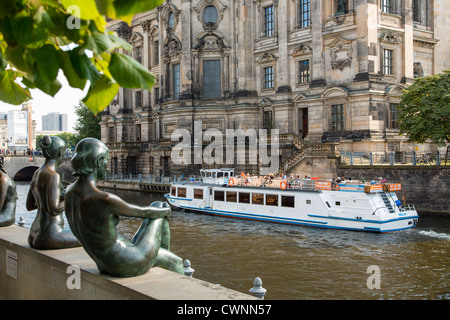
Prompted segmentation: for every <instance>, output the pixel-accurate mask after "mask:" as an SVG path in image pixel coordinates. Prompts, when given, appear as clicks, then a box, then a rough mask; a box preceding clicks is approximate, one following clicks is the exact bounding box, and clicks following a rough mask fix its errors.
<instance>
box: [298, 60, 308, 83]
mask: <svg viewBox="0 0 450 320" xmlns="http://www.w3.org/2000/svg"><path fill="white" fill-rule="evenodd" d="M298 83H309V59H308V60H302V61H299V62H298Z"/></svg>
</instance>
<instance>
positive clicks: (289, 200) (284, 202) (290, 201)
mask: <svg viewBox="0 0 450 320" xmlns="http://www.w3.org/2000/svg"><path fill="white" fill-rule="evenodd" d="M281 206H282V207H289V208H294V207H295V197H294V196H281Z"/></svg>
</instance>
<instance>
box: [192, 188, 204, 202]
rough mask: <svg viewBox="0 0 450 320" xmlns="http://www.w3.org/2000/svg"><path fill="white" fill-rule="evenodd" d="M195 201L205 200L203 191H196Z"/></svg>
mask: <svg viewBox="0 0 450 320" xmlns="http://www.w3.org/2000/svg"><path fill="white" fill-rule="evenodd" d="M194 199H200V200H203V189H194Z"/></svg>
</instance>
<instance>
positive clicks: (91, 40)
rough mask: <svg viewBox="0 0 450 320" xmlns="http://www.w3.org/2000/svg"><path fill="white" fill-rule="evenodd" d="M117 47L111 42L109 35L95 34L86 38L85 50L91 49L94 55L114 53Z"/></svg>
mask: <svg viewBox="0 0 450 320" xmlns="http://www.w3.org/2000/svg"><path fill="white" fill-rule="evenodd" d="M115 48H117V46H116V45H115V44H114V42H112V41H111V38H110V37H109V36H108V34H105V33H99V32H94V33H93V34H92V35H88V36H86V42H85V44H84V46H83V49H89V50H91V51H92V52H94V53H97V54H101V53H102V52H105V51H112V50H114V49H115Z"/></svg>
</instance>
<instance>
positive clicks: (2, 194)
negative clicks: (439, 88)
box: [0, 177, 8, 209]
mask: <svg viewBox="0 0 450 320" xmlns="http://www.w3.org/2000/svg"><path fill="white" fill-rule="evenodd" d="M7 192H8V184H7V183H5V181H4V179H3V178H1V177H0V209H1V208H3V205H4V204H5V201H6V193H7Z"/></svg>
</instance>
